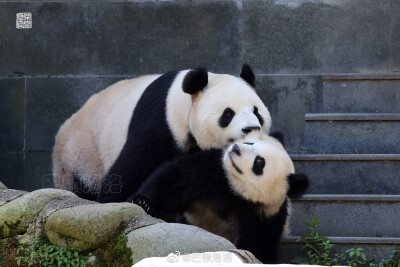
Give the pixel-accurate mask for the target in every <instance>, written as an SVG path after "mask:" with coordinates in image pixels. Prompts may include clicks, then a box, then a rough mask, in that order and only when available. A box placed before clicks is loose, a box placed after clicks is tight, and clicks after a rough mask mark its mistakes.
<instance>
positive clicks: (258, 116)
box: [253, 106, 264, 126]
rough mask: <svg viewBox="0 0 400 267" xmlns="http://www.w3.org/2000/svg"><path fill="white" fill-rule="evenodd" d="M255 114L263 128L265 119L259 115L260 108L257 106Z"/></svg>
mask: <svg viewBox="0 0 400 267" xmlns="http://www.w3.org/2000/svg"><path fill="white" fill-rule="evenodd" d="M253 113H254V115H256V117H257V119H258V121H259V122H260V124H261V126H263V124H264V119H263V117H261V115H260V113H258V108H257V107H256V106H254V109H253Z"/></svg>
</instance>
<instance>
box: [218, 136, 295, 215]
mask: <svg viewBox="0 0 400 267" xmlns="http://www.w3.org/2000/svg"><path fill="white" fill-rule="evenodd" d="M244 142H250V143H253V145H247V144H244ZM236 144H237V145H238V146H239V149H240V151H241V155H240V156H238V155H236V154H235V153H232V152H231V151H232V146H233V145H232V146H230V147H229V148H227V149H226V151H225V153H224V158H223V162H224V167H225V170H226V173H227V176H228V177H229V179H228V180H229V183H230V185H231V186H232V188H233V190H234V191H235V192H237V193H238V194H240V195H241V196H243V197H244V198H246V199H248V200H250V201H253V202H261V203H264V204H265V209H264V213H266V214H267V215H272V214H275V213H277V212H278V211H279V208H280V207H281V206H282V204H283V202H284V201H285V199H286V196H287V190H288V187H289V185H288V181H287V177H288V175H289V174H291V173H294V166H293V162H292V160H291V159H290V157H289V155H288V154H287V152H286V150H285V149H284V148H283V146H282V144H281V143H279V142H278V141H277V140H275V139H274V138H272V137H269V136H267V135H263V136H262V135H261V134H259V133H254V134H250V135H249V136H248V137H246V138H244V139H243V140H240V142H236ZM257 156H260V157H263V158H264V159H265V167H264V170H263V174H262V175H256V174H254V172H253V171H252V168H253V163H254V160H255V158H256V157H257ZM232 161H233V162H234V164H235V165H236V166H237V167H238V168H239V169H240V170H241V171H242V172H243V173H242V174H240V173H238V172H237V170H236V169H235V168H234V167H233V163H232Z"/></svg>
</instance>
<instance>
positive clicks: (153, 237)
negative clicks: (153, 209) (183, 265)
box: [127, 223, 235, 263]
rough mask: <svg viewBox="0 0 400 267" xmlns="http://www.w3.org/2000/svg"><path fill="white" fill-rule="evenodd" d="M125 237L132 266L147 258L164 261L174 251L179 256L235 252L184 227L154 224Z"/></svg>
mask: <svg viewBox="0 0 400 267" xmlns="http://www.w3.org/2000/svg"><path fill="white" fill-rule="evenodd" d="M127 237H128V244H127V246H128V247H129V248H131V250H132V253H133V254H132V259H133V262H134V263H137V262H139V261H140V260H142V259H144V258H148V257H165V256H167V255H168V254H170V253H171V252H175V251H179V253H180V254H181V255H182V254H189V253H201V252H212V251H220V250H226V249H235V246H234V245H233V244H232V243H231V242H229V241H228V240H226V239H225V238H223V237H220V236H217V235H214V234H212V233H210V232H207V231H205V230H203V229H201V228H198V227H196V226H192V225H186V224H177V223H157V224H154V225H150V226H146V227H143V228H139V229H136V230H134V231H132V232H130V233H129V234H128V235H127Z"/></svg>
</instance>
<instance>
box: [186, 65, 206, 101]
mask: <svg viewBox="0 0 400 267" xmlns="http://www.w3.org/2000/svg"><path fill="white" fill-rule="evenodd" d="M207 84H208V72H207V70H206V69H205V68H197V69H194V70H191V71H189V73H188V74H187V75H186V76H185V78H184V80H183V84H182V89H183V91H184V92H185V93H187V94H191V95H194V94H196V93H198V92H200V91H202V90H203V89H204V88H205V87H206V86H207Z"/></svg>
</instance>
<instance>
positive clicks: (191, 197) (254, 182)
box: [129, 133, 309, 263]
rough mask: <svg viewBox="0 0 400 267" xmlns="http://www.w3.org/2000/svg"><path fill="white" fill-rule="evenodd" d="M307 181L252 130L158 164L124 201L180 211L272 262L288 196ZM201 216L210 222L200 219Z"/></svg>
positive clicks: (158, 213) (156, 210) (164, 213)
mask: <svg viewBox="0 0 400 267" xmlns="http://www.w3.org/2000/svg"><path fill="white" fill-rule="evenodd" d="M308 184H309V182H308V177H307V176H305V175H304V174H295V171H294V167H293V162H292V160H291V159H290V157H289V155H288V154H287V152H286V151H285V149H284V148H283V146H282V145H281V144H280V143H279V142H278V141H277V140H276V139H275V138H273V137H270V136H267V135H265V134H261V133H252V134H250V135H249V136H248V137H245V138H244V139H243V140H238V141H237V142H236V143H235V144H233V145H231V146H229V147H228V148H226V149H225V150H221V149H211V150H204V151H199V152H196V153H193V154H191V155H185V156H180V157H177V158H175V159H174V160H172V161H170V162H167V163H164V164H163V165H162V166H160V167H159V168H158V169H157V170H156V171H154V172H153V173H152V174H151V175H150V177H149V178H148V179H147V180H146V181H145V182H144V183H143V185H142V186H141V187H140V188H139V190H138V191H137V192H136V193H135V194H133V195H132V196H131V197H130V199H129V200H131V201H132V202H134V203H136V204H138V205H140V206H142V207H143V208H144V209H145V210H146V211H147V212H148V213H149V214H151V215H153V216H155V217H159V218H163V219H167V220H168V219H169V218H173V217H174V216H175V215H179V214H182V213H185V212H186V215H187V216H188V217H187V218H188V220H189V222H190V223H191V224H194V225H197V226H199V227H202V228H204V229H206V230H208V231H211V232H214V233H215V234H218V235H223V236H225V237H226V238H228V239H230V240H231V241H232V242H234V244H235V245H236V246H237V247H238V248H240V249H246V250H249V251H251V252H252V253H253V254H254V255H255V256H256V257H257V258H258V259H259V260H261V261H262V262H263V263H275V262H276V260H277V256H278V247H279V242H280V238H281V236H282V235H283V234H288V231H289V229H288V217H289V214H290V200H289V198H299V197H301V196H302V195H303V194H304V193H305V192H306V190H307V188H308ZM193 206H195V207H196V210H197V211H198V212H197V213H195V214H193V209H192V208H193ZM199 206H200V207H203V209H202V210H201V211H202V212H201V211H200V210H199ZM210 214H211V216H210ZM204 217H208V218H209V219H211V221H210V222H209V223H208V224H204ZM223 228H225V229H223Z"/></svg>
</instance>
